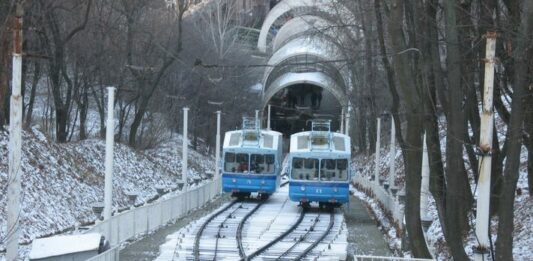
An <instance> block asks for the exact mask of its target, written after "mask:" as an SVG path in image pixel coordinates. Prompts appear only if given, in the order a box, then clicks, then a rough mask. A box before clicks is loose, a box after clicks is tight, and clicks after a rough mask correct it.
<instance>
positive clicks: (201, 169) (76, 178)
mask: <svg viewBox="0 0 533 261" xmlns="http://www.w3.org/2000/svg"><path fill="white" fill-rule="evenodd" d="M8 141H9V137H8V133H7V131H0V156H1V159H2V160H1V161H0V194H1V195H2V197H0V205H2V206H6V204H7V202H6V197H5V196H4V195H6V190H7V173H8V163H7V154H8ZM180 144H181V137H179V136H174V137H173V138H172V139H171V140H169V141H167V142H165V143H164V144H163V145H161V146H159V147H158V148H156V149H152V150H147V151H136V150H133V149H131V148H130V147H128V146H125V145H122V144H116V145H115V151H114V156H115V163H114V179H113V183H114V190H113V193H114V194H113V196H114V198H113V204H114V207H115V209H117V208H118V209H120V208H124V207H126V206H128V202H127V197H126V194H125V193H127V192H130V191H135V192H138V193H139V196H138V199H137V202H136V204H141V203H142V202H146V201H147V200H149V199H151V198H153V197H154V196H156V195H157V192H156V189H155V187H156V185H163V186H165V187H168V188H169V189H170V188H174V187H176V181H178V180H180V179H181V155H179V154H181V145H180ZM22 148H23V154H22V172H23V176H22V188H23V195H22V212H21V213H22V217H21V226H22V241H21V243H23V244H28V243H30V242H31V241H32V240H33V239H34V238H37V237H42V236H45V235H50V234H55V233H59V232H61V231H65V230H68V229H70V228H73V227H74V226H79V225H81V224H84V223H90V222H93V221H94V219H95V217H94V214H93V213H92V209H91V206H92V204H94V203H96V202H103V195H104V191H103V188H104V154H105V141H103V140H99V139H91V140H85V141H81V142H74V143H68V144H56V143H54V142H50V141H49V140H48V139H47V137H45V136H44V135H43V134H42V133H41V132H40V131H39V130H38V129H36V128H33V129H32V130H30V131H25V132H24V133H23V144H22ZM189 151H190V154H189V155H190V156H189V173H188V180H189V183H192V181H193V178H194V177H202V173H205V171H207V170H212V169H213V168H212V166H213V164H214V161H213V159H212V158H210V157H206V156H203V155H201V154H199V153H197V152H195V151H194V150H189ZM0 225H1V228H2V230H1V231H0V239H2V242H1V244H0V256H1V255H2V254H1V252H4V251H5V245H4V242H3V240H4V238H5V235H6V209H5V208H1V209H0Z"/></svg>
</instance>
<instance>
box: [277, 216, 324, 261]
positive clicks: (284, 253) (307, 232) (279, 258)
mask: <svg viewBox="0 0 533 261" xmlns="http://www.w3.org/2000/svg"><path fill="white" fill-rule="evenodd" d="M321 214H322V213H318V216H317V217H316V218H315V220H313V224H312V225H311V227H309V229H308V230H307V231H306V232H305V234H303V235H302V236H300V238H299V239H298V241H296V243H294V244H293V245H292V246H291V247H289V249H287V250H285V252H283V253H282V254H281V255H280V256H279V257H278V258H276V260H281V258H283V257H284V256H286V255H287V254H289V253H290V252H291V251H292V250H293V249H294V248H295V247H296V246H298V244H300V243H301V242H302V241H304V239H305V238H306V237H307V235H309V233H311V231H314V230H315V226H316V224H317V223H318V222H319V221H320V215H321Z"/></svg>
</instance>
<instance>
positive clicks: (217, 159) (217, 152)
mask: <svg viewBox="0 0 533 261" xmlns="http://www.w3.org/2000/svg"><path fill="white" fill-rule="evenodd" d="M220 114H221V111H217V136H216V146H217V147H216V149H215V179H217V180H218V179H220V168H219V164H220Z"/></svg>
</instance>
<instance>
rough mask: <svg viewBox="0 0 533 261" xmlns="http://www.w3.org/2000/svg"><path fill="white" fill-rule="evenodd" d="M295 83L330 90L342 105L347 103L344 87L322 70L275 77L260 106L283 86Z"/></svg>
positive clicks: (264, 104) (265, 103) (263, 105)
mask: <svg viewBox="0 0 533 261" xmlns="http://www.w3.org/2000/svg"><path fill="white" fill-rule="evenodd" d="M296 84H312V85H315V86H318V87H321V88H324V89H326V90H328V91H330V92H331V93H332V94H333V96H335V98H337V100H338V101H339V102H340V104H341V105H342V106H346V105H347V104H348V102H349V101H348V98H347V96H346V95H345V92H344V88H343V87H342V86H339V85H338V84H337V83H336V81H335V80H334V79H332V78H331V77H329V76H328V75H327V74H325V73H323V72H305V73H286V74H284V75H282V76H280V77H279V78H277V79H276V80H275V81H274V82H273V83H272V84H271V85H270V88H268V89H267V90H266V92H265V93H264V97H263V104H262V107H263V108H264V107H265V106H266V105H267V103H268V101H269V100H270V99H271V98H272V97H274V95H275V94H276V93H277V92H279V91H281V90H282V89H283V88H286V87H289V86H292V85H296Z"/></svg>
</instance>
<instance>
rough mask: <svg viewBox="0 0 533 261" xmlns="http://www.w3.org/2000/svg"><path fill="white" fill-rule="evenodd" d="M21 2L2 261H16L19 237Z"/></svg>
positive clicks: (15, 46)
mask: <svg viewBox="0 0 533 261" xmlns="http://www.w3.org/2000/svg"><path fill="white" fill-rule="evenodd" d="M23 4H24V2H23V1H17V7H16V11H15V12H16V13H15V18H14V26H13V82H12V86H13V87H12V91H11V104H10V106H11V108H10V116H9V153H8V161H9V170H8V171H9V176H8V180H7V232H6V239H5V242H6V260H7V261H13V260H18V259H19V255H18V246H19V245H18V242H19V235H20V226H19V220H20V205H21V202H20V194H21V181H20V176H21V175H22V170H21V166H20V158H21V154H22V134H21V133H22V96H21V90H22V18H23V16H24V8H23Z"/></svg>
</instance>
